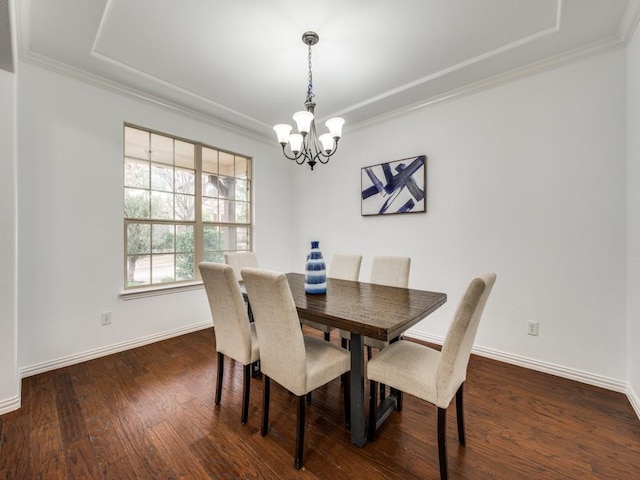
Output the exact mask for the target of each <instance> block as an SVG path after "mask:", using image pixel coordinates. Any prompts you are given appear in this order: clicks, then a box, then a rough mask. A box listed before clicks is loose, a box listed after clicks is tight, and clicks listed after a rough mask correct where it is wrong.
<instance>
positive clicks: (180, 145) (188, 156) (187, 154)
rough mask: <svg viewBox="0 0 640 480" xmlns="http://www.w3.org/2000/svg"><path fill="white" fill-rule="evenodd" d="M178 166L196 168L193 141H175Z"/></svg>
mask: <svg viewBox="0 0 640 480" xmlns="http://www.w3.org/2000/svg"><path fill="white" fill-rule="evenodd" d="M174 146H175V150H176V155H175V160H176V167H184V168H191V169H194V168H196V161H195V158H196V156H195V145H194V144H193V143H188V142H181V141H180V140H176V141H175V144H174Z"/></svg>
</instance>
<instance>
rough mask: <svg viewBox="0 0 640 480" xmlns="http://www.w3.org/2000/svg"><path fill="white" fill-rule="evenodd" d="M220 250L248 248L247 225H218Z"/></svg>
mask: <svg viewBox="0 0 640 480" xmlns="http://www.w3.org/2000/svg"><path fill="white" fill-rule="evenodd" d="M220 234H221V237H222V238H221V239H222V247H223V248H222V250H248V249H249V237H248V235H247V227H220Z"/></svg>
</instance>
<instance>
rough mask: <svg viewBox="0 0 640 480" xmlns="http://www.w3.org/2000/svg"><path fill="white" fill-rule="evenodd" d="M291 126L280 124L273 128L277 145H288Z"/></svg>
mask: <svg viewBox="0 0 640 480" xmlns="http://www.w3.org/2000/svg"><path fill="white" fill-rule="evenodd" d="M291 128H292V127H291V125H287V124H284V123H280V124H278V125H275V126H274V127H273V130H274V131H275V132H276V135H277V137H278V143H279V144H280V145H282V146H283V147H284V146H285V145H286V144H287V143H289V134H290V133H291Z"/></svg>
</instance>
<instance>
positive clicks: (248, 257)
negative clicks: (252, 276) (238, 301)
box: [224, 252, 258, 321]
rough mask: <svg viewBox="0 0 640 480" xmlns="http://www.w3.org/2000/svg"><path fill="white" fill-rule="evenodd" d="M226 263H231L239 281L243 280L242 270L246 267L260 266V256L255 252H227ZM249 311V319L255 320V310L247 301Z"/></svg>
mask: <svg viewBox="0 0 640 480" xmlns="http://www.w3.org/2000/svg"><path fill="white" fill-rule="evenodd" d="M224 263H226V264H227V265H230V266H231V268H233V272H234V273H235V275H236V279H237V281H238V282H241V281H242V275H241V274H240V271H241V270H242V269H243V268H244V267H253V268H258V257H257V255H256V254H255V253H254V252H225V254H224ZM247 313H248V315H249V320H251V321H253V312H252V311H251V304H250V303H248V302H247Z"/></svg>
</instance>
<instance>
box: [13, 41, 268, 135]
mask: <svg viewBox="0 0 640 480" xmlns="http://www.w3.org/2000/svg"><path fill="white" fill-rule="evenodd" d="M20 60H21V61H23V62H25V63H29V64H32V65H36V66H39V67H43V68H46V69H48V70H52V71H55V72H57V73H60V74H63V75H65V76H67V77H71V78H73V79H75V80H79V81H82V82H84V83H87V84H90V85H93V86H96V87H99V88H102V89H104V90H107V91H110V92H112V93H115V94H118V95H122V96H126V97H130V98H134V99H136V100H141V101H143V102H146V103H150V104H152V105H155V106H157V107H161V108H163V109H165V110H168V111H171V112H173V113H180V114H183V115H186V116H188V117H191V118H193V119H195V120H199V121H202V122H205V123H208V124H210V125H214V126H216V127H218V128H221V129H223V130H226V131H229V132H232V133H236V134H238V135H241V136H243V137H248V138H251V139H252V140H256V141H259V142H261V143H271V142H269V140H268V139H267V136H266V135H261V134H259V133H257V132H254V131H252V130H249V129H246V128H242V127H239V126H237V125H234V124H232V123H230V122H226V121H224V120H221V119H219V118H217V117H214V116H211V115H207V114H205V113H202V112H199V111H197V110H194V109H191V108H188V107H185V106H184V105H180V104H177V103H174V102H171V101H169V100H166V99H164V98H161V97H159V96H156V95H152V94H150V93H147V92H143V91H141V90H137V89H135V88H132V87H128V86H125V85H123V84H121V83H118V82H114V81H111V80H107V79H105V78H103V77H99V76H97V75H94V74H92V73H88V72H86V71H84V70H79V69H77V68H74V67H71V66H69V65H67V64H64V63H61V62H58V61H55V60H52V59H50V58H48V57H45V56H43V55H39V54H36V53H33V52H30V51H29V52H26V53H25V52H24V50H23V51H22V52H21V54H20Z"/></svg>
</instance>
